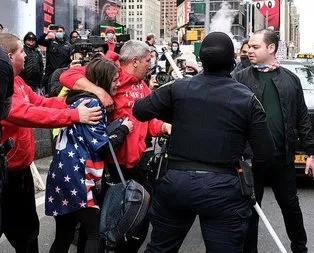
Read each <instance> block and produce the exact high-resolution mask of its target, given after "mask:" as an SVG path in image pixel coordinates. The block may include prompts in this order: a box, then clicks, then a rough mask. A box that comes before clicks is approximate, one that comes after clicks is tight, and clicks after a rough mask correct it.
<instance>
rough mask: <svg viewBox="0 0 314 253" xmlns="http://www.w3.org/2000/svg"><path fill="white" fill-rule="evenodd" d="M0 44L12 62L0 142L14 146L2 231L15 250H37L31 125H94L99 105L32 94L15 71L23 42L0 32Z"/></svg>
mask: <svg viewBox="0 0 314 253" xmlns="http://www.w3.org/2000/svg"><path fill="white" fill-rule="evenodd" d="M0 46H2V47H3V48H5V50H6V51H7V53H8V56H9V58H10V60H11V62H12V66H13V73H14V93H13V98H12V106H11V110H10V113H9V116H8V118H7V119H6V120H2V121H1V125H2V130H3V136H2V138H1V143H3V142H4V141H5V140H7V139H8V138H9V137H12V138H13V139H14V141H15V147H14V148H13V149H12V150H11V151H10V152H9V153H8V156H7V158H8V181H7V182H8V183H7V184H6V185H5V187H4V191H3V206H2V211H3V217H5V219H4V220H3V228H2V229H3V233H4V234H5V236H6V237H7V239H8V240H9V242H10V243H11V245H12V246H13V247H14V248H15V250H16V252H19V253H24V252H25V253H38V252H39V251H38V239H37V238H38V234H39V220H38V216H37V213H36V205H35V193H34V183H33V177H32V173H31V170H30V164H31V163H32V161H33V160H34V154H35V144H34V135H33V129H32V128H33V127H42V128H50V127H64V126H70V125H72V124H74V123H78V122H80V123H87V124H93V125H95V124H98V122H99V121H100V119H101V118H102V116H101V108H100V107H99V106H98V107H94V108H87V107H86V105H87V104H88V103H89V102H90V101H86V102H84V103H81V105H80V106H79V107H78V108H77V109H69V108H68V106H67V105H66V103H65V100H64V99H63V98H49V99H48V98H45V97H41V96H38V95H36V93H34V92H33V91H32V89H31V88H30V87H29V86H28V85H26V84H25V82H24V81H23V79H22V78H21V77H20V76H19V73H20V72H21V71H22V70H23V68H24V60H25V59H24V57H25V53H24V50H23V44H22V42H21V41H20V40H19V38H17V37H16V36H15V35H12V34H9V33H1V34H0Z"/></svg>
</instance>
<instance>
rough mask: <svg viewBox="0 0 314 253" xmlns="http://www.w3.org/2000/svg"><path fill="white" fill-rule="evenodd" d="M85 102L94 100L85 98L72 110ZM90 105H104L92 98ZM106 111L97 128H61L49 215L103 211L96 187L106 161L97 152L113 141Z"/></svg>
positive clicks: (48, 192) (47, 208)
mask: <svg viewBox="0 0 314 253" xmlns="http://www.w3.org/2000/svg"><path fill="white" fill-rule="evenodd" d="M84 99H91V98H81V99H79V100H77V101H76V102H74V103H73V104H72V105H71V106H70V107H71V108H76V107H77V106H78V105H79V104H80V103H81V102H82V101H83V100H84ZM86 106H87V107H90V108H91V107H95V106H102V105H101V104H100V102H99V101H98V100H97V99H92V100H91V101H90V102H89V103H88V104H87V105H86ZM102 108H103V107H102ZM103 112H104V113H103V119H102V120H101V121H100V123H99V124H97V125H87V124H75V125H73V126H71V127H65V128H62V129H61V131H60V133H59V136H58V139H57V144H56V150H55V154H54V156H53V160H52V162H51V164H50V168H49V172H48V176H47V185H46V199H45V200H46V201H45V212H46V215H49V216H57V215H64V214H67V213H70V212H73V211H76V210H79V209H81V208H86V207H94V208H99V207H98V206H97V204H96V201H95V200H94V196H93V193H92V187H94V186H95V185H96V184H97V183H99V182H100V180H101V177H102V173H103V170H104V159H103V158H102V157H100V155H99V154H98V153H97V151H98V150H99V149H100V148H101V147H103V146H104V145H105V144H106V143H108V141H109V138H108V136H107V135H106V123H107V118H106V114H105V109H104V108H103Z"/></svg>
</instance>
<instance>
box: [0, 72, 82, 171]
mask: <svg viewBox="0 0 314 253" xmlns="http://www.w3.org/2000/svg"><path fill="white" fill-rule="evenodd" d="M60 109H63V110H60ZM76 122H79V115H78V110H77V109H68V108H67V105H66V103H65V101H64V98H57V97H55V98H45V97H42V96H38V95H36V93H34V92H33V91H32V89H31V88H30V87H29V86H28V85H26V84H25V82H24V81H23V79H22V78H21V77H19V76H16V77H15V78H14V94H13V98H12V106H11V110H10V113H9V116H8V118H7V119H6V120H3V121H1V124H2V133H3V135H2V139H1V143H3V142H4V141H5V140H7V139H8V138H9V137H12V138H13V139H14V142H15V147H14V148H13V149H12V150H11V151H10V152H9V153H8V155H7V157H8V162H9V165H8V167H9V169H10V170H21V169H23V168H25V167H27V166H29V165H30V164H31V163H32V161H33V160H34V155H35V143H34V135H33V129H32V128H33V127H42V128H51V127H63V126H68V125H72V124H73V123H76Z"/></svg>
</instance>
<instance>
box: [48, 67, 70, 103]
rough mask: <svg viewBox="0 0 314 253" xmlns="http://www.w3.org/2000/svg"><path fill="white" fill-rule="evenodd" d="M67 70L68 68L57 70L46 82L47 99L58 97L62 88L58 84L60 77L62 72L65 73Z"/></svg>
mask: <svg viewBox="0 0 314 253" xmlns="http://www.w3.org/2000/svg"><path fill="white" fill-rule="evenodd" d="M68 69H69V67H64V68H58V69H56V70H55V71H54V72H53V73H52V75H51V77H50V79H49V82H48V87H49V91H48V95H49V97H57V96H58V95H59V93H60V91H61V90H62V88H63V86H62V84H61V83H60V76H61V75H62V73H63V72H65V71H66V70H68Z"/></svg>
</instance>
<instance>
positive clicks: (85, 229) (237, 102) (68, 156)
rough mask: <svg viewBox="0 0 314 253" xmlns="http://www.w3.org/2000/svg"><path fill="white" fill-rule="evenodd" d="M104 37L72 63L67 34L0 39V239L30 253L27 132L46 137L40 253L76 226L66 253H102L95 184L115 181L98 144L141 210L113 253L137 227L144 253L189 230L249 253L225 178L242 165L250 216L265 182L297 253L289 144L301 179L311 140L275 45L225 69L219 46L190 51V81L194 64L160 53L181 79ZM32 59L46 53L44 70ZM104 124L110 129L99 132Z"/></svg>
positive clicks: (248, 231)
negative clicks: (299, 161) (301, 161)
mask: <svg viewBox="0 0 314 253" xmlns="http://www.w3.org/2000/svg"><path fill="white" fill-rule="evenodd" d="M0 29H1V30H2V29H3V27H2V26H0ZM105 34H106V39H105V40H104V43H103V44H97V45H93V46H94V50H93V53H92V54H88V55H87V54H85V53H84V52H82V51H77V50H75V49H76V47H75V44H76V41H78V40H79V39H80V33H79V32H78V31H72V32H71V33H70V38H69V40H68V38H67V36H66V32H65V28H64V27H63V26H54V25H53V26H50V27H48V30H47V32H45V33H43V34H42V35H41V36H40V37H39V38H37V37H36V35H35V34H34V33H32V32H28V33H27V34H26V35H25V37H24V38H23V40H21V39H20V38H18V37H16V36H15V35H13V34H10V33H3V32H1V31H0V83H1V86H2V88H1V92H0V96H1V97H0V104H1V109H0V119H1V126H2V128H1V130H2V132H1V136H0V137H1V144H3V143H4V142H5V141H6V140H7V139H8V138H13V140H14V142H15V146H14V147H13V149H12V150H10V151H9V152H8V153H7V161H8V163H7V168H4V164H5V162H2V161H1V164H0V165H1V171H6V174H7V176H6V179H4V177H3V176H2V175H4V173H1V174H0V197H1V205H0V210H1V212H2V215H1V212H0V218H1V216H2V223H1V220H0V236H1V234H2V233H3V234H4V235H5V236H6V238H7V239H8V241H9V242H10V243H11V245H12V246H13V247H14V249H15V251H16V252H17V253H38V252H39V246H38V235H39V219H38V215H37V212H36V205H35V193H34V183H33V178H32V173H31V169H30V164H31V163H32V161H33V160H34V153H35V151H34V150H35V144H34V136H33V130H32V128H35V127H36V128H60V129H59V130H58V132H57V134H56V136H57V137H56V140H55V146H54V152H53V159H52V162H51V164H50V168H49V172H48V176H47V189H46V195H45V213H46V215H48V216H53V217H54V220H55V225H56V232H55V239H54V241H53V244H52V245H51V247H50V250H49V252H50V253H66V252H68V250H69V248H70V245H71V243H72V241H73V239H74V235H75V233H76V230H77V229H78V225H79V239H78V240H79V242H78V245H77V252H79V253H83V252H85V253H103V252H105V251H106V242H104V241H103V240H102V239H101V238H100V234H99V222H100V214H101V211H102V210H101V207H102V202H103V199H104V195H105V194H106V191H107V190H108V187H110V186H108V184H107V181H106V180H107V178H105V176H104V174H105V173H104V171H107V173H109V175H110V183H112V184H115V183H118V182H120V181H121V179H120V177H119V174H118V171H117V169H116V167H115V164H114V160H113V159H112V157H111V155H110V151H109V142H110V143H111V144H112V146H113V148H114V149H115V152H116V155H117V160H118V163H119V166H120V167H121V169H122V173H123V175H124V177H125V179H126V180H129V179H133V180H135V181H137V182H138V183H140V184H141V185H143V186H144V188H145V189H146V190H147V191H148V192H149V193H150V195H151V199H152V200H151V208H150V211H149V213H147V215H146V216H145V218H144V220H143V222H142V224H141V226H140V228H139V229H138V231H136V233H135V234H133V235H132V236H131V237H129V238H126V239H127V240H123V241H120V242H119V243H118V244H117V246H116V248H115V249H114V252H116V253H136V252H139V249H140V247H141V246H142V244H143V242H144V241H145V238H146V236H147V234H148V228H149V224H151V225H152V227H153V230H152V233H151V238H150V242H149V244H148V245H147V247H146V250H145V252H147V253H149V252H152V253H153V252H154V253H166V252H169V253H170V252H178V251H179V249H180V247H181V244H182V242H183V240H184V238H185V236H186V235H187V233H188V231H189V229H190V227H191V226H192V224H193V223H194V220H195V218H196V216H199V218H200V226H201V230H202V236H203V238H204V241H205V246H206V251H207V252H215V253H224V252H226V253H240V252H245V253H256V252H258V249H257V239H258V230H257V228H258V215H257V214H256V213H255V211H254V210H253V209H252V203H251V202H250V200H249V199H248V198H247V197H245V196H243V195H242V193H241V187H240V185H239V184H240V182H239V178H238V175H237V173H236V169H237V168H238V167H239V161H240V160H241V159H242V158H243V157H245V159H250V160H251V161H252V171H253V175H254V181H255V186H254V187H255V193H256V200H257V202H258V203H259V204H261V201H262V197H263V192H264V179H265V176H266V175H267V173H268V172H269V171H271V173H272V175H273V177H272V179H273V180H272V182H271V183H272V189H273V191H274V194H275V197H276V200H277V202H278V204H279V206H280V208H281V211H282V214H283V217H284V221H285V225H286V230H287V234H288V236H289V239H290V240H291V250H292V252H294V253H306V252H307V251H308V250H307V246H306V245H307V237H306V231H305V229H304V224H303V218H302V212H301V209H300V205H299V202H298V197H297V188H296V181H295V169H294V163H293V162H294V160H293V157H294V151H295V142H296V136H298V137H299V138H300V141H301V142H302V143H303V145H304V147H305V148H306V150H307V155H308V159H307V161H306V171H305V172H306V173H309V172H310V171H312V172H314V136H313V134H312V132H311V128H312V127H311V122H310V119H309V116H308V113H307V107H306V105H305V102H304V97H303V91H302V87H301V84H300V80H299V79H298V77H297V76H296V75H294V74H293V73H291V72H290V71H288V70H286V69H285V68H283V67H281V66H280V63H279V61H278V60H277V58H276V52H277V49H278V42H279V39H278V36H277V35H276V33H275V32H274V31H272V30H260V31H256V32H255V33H254V34H253V35H252V36H251V37H250V38H249V40H247V41H244V42H243V44H242V47H241V49H240V62H239V63H238V64H237V65H236V62H235V59H234V46H233V43H232V40H231V39H230V38H229V36H228V35H226V34H224V33H222V32H212V33H210V34H208V35H207V36H206V37H205V39H204V40H203V42H202V45H201V49H200V60H201V63H202V67H203V69H202V70H201V71H200V69H199V64H198V63H197V61H196V57H195V55H193V54H190V55H186V54H184V53H182V52H181V51H180V44H179V43H178V42H176V41H173V42H172V43H171V45H170V52H171V57H172V58H173V59H174V60H175V61H176V62H178V61H180V60H182V59H183V60H184V61H185V65H184V69H180V71H181V72H182V73H184V74H185V76H184V78H183V79H178V78H177V75H176V74H177V73H176V68H174V66H171V64H170V61H169V59H167V57H166V56H165V55H163V56H161V57H160V55H159V52H158V51H157V48H156V46H155V43H156V36H155V35H154V34H148V36H147V40H146V41H145V42H141V41H137V40H129V41H126V42H123V43H122V45H121V44H119V45H117V44H116V42H115V30H114V28H112V27H109V28H108V29H107V30H106V32H105ZM39 45H41V46H45V47H46V61H45V63H44V61H43V57H42V54H41V52H40V50H39V48H38V46H39ZM162 60H165V61H166V64H165V66H166V67H165V69H162V68H161V67H160V66H159V61H162ZM163 71H164V72H165V73H167V74H169V75H170V76H171V77H172V79H173V81H171V82H169V83H167V84H165V85H160V84H159V83H158V82H157V81H156V75H158V73H160V72H163ZM41 88H44V89H45V94H41V93H40V92H38V89H41ZM43 95H45V96H43ZM116 120H121V125H119V126H118V127H116V128H115V129H114V130H113V131H111V132H109V131H108V129H109V128H108V126H110V123H111V122H115V121H116ZM163 135H167V136H170V138H169V140H168V149H167V162H166V163H164V164H163V165H165V164H166V171H167V172H166V174H165V175H164V176H163V177H162V178H160V179H159V181H158V183H157V184H156V185H154V186H152V184H151V182H150V180H149V179H148V178H149V170H148V168H147V164H148V160H149V158H150V156H151V155H154V154H152V153H148V152H147V151H148V149H149V148H150V147H151V145H152V138H155V137H161V136H163ZM208 147H211V148H210V149H209V148H208ZM1 157H3V156H1ZM226 238H228V240H226Z"/></svg>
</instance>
